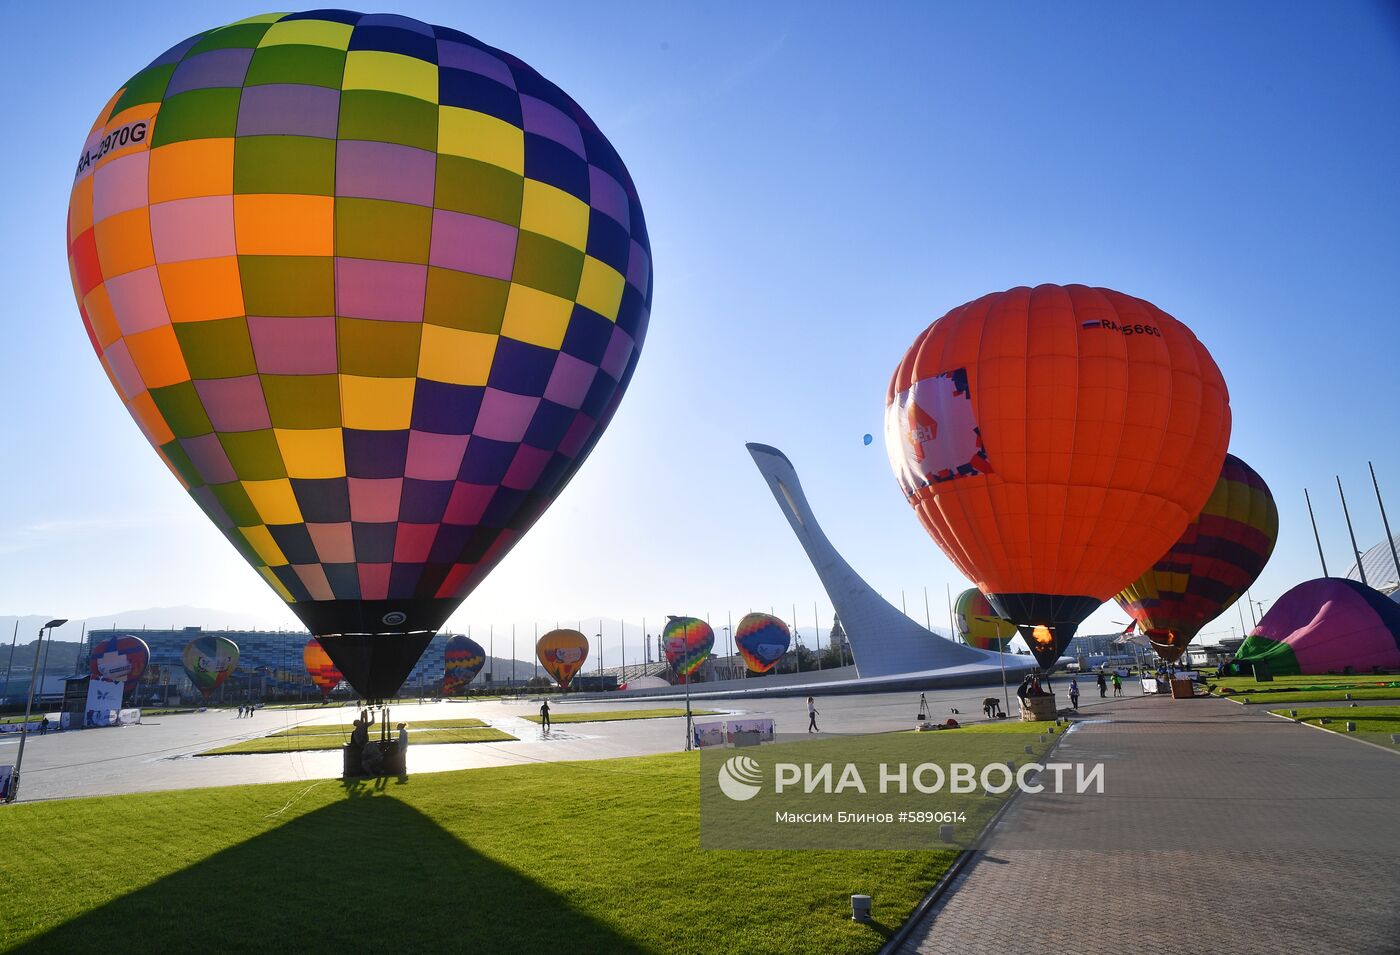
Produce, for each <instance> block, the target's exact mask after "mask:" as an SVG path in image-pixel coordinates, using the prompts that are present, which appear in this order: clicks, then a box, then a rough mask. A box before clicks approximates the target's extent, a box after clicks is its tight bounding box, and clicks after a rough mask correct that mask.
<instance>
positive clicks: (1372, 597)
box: [1235, 577, 1400, 676]
mask: <svg viewBox="0 0 1400 955" xmlns="http://www.w3.org/2000/svg"><path fill="white" fill-rule="evenodd" d="M1235 662H1236V663H1244V664H1252V663H1267V664H1268V665H1269V671H1270V672H1271V673H1274V674H1276V675H1278V676H1287V675H1289V674H1304V675H1309V676H1311V675H1322V674H1326V673H1341V672H1344V671H1345V670H1346V669H1347V668H1348V667H1350V668H1351V670H1352V671H1353V672H1355V673H1369V672H1371V671H1372V670H1373V669H1374V668H1375V667H1380V668H1381V669H1382V670H1396V669H1400V604H1397V603H1396V602H1395V601H1393V600H1390V599H1388V598H1387V597H1386V596H1385V595H1384V594H1382V593H1381V592H1380V591H1378V590H1375V589H1373V588H1371V587H1368V586H1366V585H1365V584H1363V583H1361V582H1360V581H1357V580H1348V579H1347V578H1345V577H1320V578H1318V579H1316V580H1305V581H1303V583H1301V584H1299V585H1298V586H1296V587H1294V588H1293V589H1292V590H1290V591H1288V592H1287V593H1285V594H1284V595H1283V596H1282V597H1280V598H1278V600H1276V601H1274V605H1273V606H1272V607H1270V608H1269V612H1268V613H1266V614H1264V616H1263V618H1261V619H1260V621H1259V624H1258V626H1256V627H1255V628H1254V629H1253V630H1252V631H1250V634H1249V636H1247V637H1245V640H1244V643H1242V644H1240V648H1239V650H1238V651H1237V652H1236V653H1235Z"/></svg>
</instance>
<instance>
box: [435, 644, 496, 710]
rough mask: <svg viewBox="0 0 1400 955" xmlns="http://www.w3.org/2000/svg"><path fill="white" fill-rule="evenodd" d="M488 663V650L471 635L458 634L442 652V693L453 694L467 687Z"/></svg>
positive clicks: (445, 694)
mask: <svg viewBox="0 0 1400 955" xmlns="http://www.w3.org/2000/svg"><path fill="white" fill-rule="evenodd" d="M485 665H486V650H485V648H483V647H482V645H481V644H479V643H477V642H476V641H475V640H473V639H472V638H471V637H466V636H463V635H462V634H460V633H459V634H457V635H456V636H455V637H453V638H452V639H451V640H448V641H447V649H446V650H444V651H443V654H442V667H443V674H442V695H443V696H453V695H455V694H457V693H461V692H462V691H464V690H465V689H466V688H467V684H468V683H471V681H472V680H473V679H475V678H476V675H477V674H478V673H480V672H481V668H482V667H484V666H485Z"/></svg>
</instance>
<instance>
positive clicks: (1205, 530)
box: [1113, 454, 1278, 663]
mask: <svg viewBox="0 0 1400 955" xmlns="http://www.w3.org/2000/svg"><path fill="white" fill-rule="evenodd" d="M1277 539H1278V508H1277V507H1276V506H1275V505H1274V497H1273V495H1272V494H1271V493H1269V486H1268V485H1267V484H1265V483H1264V479H1263V478H1261V477H1260V476H1259V474H1258V473H1257V472H1256V471H1255V470H1254V469H1253V468H1251V467H1250V466H1249V465H1248V464H1245V463H1244V462H1243V461H1241V460H1240V459H1239V458H1237V457H1235V456H1234V455H1232V454H1227V455H1225V466H1224V468H1223V469H1222V470H1221V472H1220V479H1219V480H1218V481H1216V484H1215V490H1214V491H1212V492H1211V496H1210V500H1209V501H1207V502H1206V506H1205V507H1204V508H1202V509H1201V513H1200V514H1198V515H1196V519H1195V520H1193V521H1192V522H1191V523H1190V524H1188V525H1187V527H1186V530H1185V531H1183V532H1182V534H1181V537H1180V538H1178V539H1177V542H1176V543H1175V544H1173V545H1172V548H1171V550H1169V551H1167V553H1166V555H1165V556H1163V557H1162V558H1161V559H1159V560H1158V561H1157V562H1156V563H1155V564H1153V565H1152V566H1151V567H1150V568H1148V570H1147V572H1146V573H1145V574H1143V575H1142V576H1141V577H1139V578H1138V579H1137V580H1136V581H1134V582H1133V583H1132V584H1131V585H1129V586H1128V587H1127V589H1125V590H1124V591H1123V592H1122V593H1120V594H1118V595H1117V596H1116V597H1114V598H1113V599H1114V600H1116V601H1117V602H1118V606H1120V607H1122V608H1123V609H1124V610H1126V611H1127V612H1128V614H1129V615H1131V616H1132V618H1133V619H1134V620H1136V621H1137V622H1138V625H1139V627H1140V628H1141V630H1142V632H1143V633H1144V634H1146V635H1147V638H1148V639H1149V640H1150V641H1152V648H1153V649H1154V650H1156V651H1157V654H1158V656H1160V657H1161V658H1162V659H1164V660H1166V661H1167V662H1169V663H1170V662H1173V661H1175V660H1178V659H1180V657H1181V655H1182V654H1183V653H1185V652H1186V645H1187V644H1189V643H1190V642H1191V640H1192V639H1193V638H1194V637H1195V636H1196V634H1197V633H1199V632H1200V629H1201V627H1203V626H1205V625H1206V624H1207V623H1208V622H1210V621H1211V620H1214V619H1215V618H1216V617H1218V616H1219V615H1220V614H1221V613H1223V612H1224V611H1225V610H1227V609H1228V608H1229V607H1230V605H1231V604H1233V603H1234V602H1235V601H1236V600H1238V599H1239V598H1240V595H1241V594H1243V593H1244V592H1245V591H1246V590H1248V589H1249V587H1250V585H1251V584H1253V583H1254V581H1255V579H1256V578H1258V576H1259V574H1260V573H1261V572H1262V571H1263V570H1264V565H1265V564H1267V563H1268V562H1269V555H1270V554H1272V553H1273V551H1274V542H1275V541H1276V540H1277Z"/></svg>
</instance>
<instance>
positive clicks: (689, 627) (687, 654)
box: [661, 617, 715, 683]
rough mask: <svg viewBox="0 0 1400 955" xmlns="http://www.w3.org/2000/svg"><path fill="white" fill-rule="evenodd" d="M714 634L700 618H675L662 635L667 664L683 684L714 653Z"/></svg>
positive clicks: (667, 624) (669, 622)
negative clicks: (711, 652)
mask: <svg viewBox="0 0 1400 955" xmlns="http://www.w3.org/2000/svg"><path fill="white" fill-rule="evenodd" d="M714 645H715V632H714V630H712V629H710V625H709V624H708V623H706V622H705V621H703V620H701V619H700V618H698V617H672V618H671V619H670V620H669V621H668V622H667V623H666V627H665V629H664V630H662V631H661V646H662V648H663V649H664V650H665V651H666V662H667V663H669V664H671V670H672V672H674V673H675V674H676V677H677V678H678V679H679V681H680V682H681V683H685V682H687V681H688V680H689V679H690V677H691V675H692V674H694V673H695V671H696V670H698V669H699V668H700V664H702V663H704V662H705V659H706V658H707V657H709V655H710V651H711V650H712V649H714Z"/></svg>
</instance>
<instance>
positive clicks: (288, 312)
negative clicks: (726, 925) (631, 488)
mask: <svg viewBox="0 0 1400 955" xmlns="http://www.w3.org/2000/svg"><path fill="white" fill-rule="evenodd" d="M75 158H76V159H77V167H76V170H75V176H74V180H73V188H72V193H71V197H70V200H69V206H68V229H67V239H68V263H69V271H70V274H71V276H72V281H73V289H74V293H75V295H76V298H77V303H78V310H79V312H80V314H81V316H82V320H83V324H84V326H85V328H86V330H87V332H88V336H89V339H90V340H91V343H92V346H93V348H94V350H95V351H96V352H97V354H98V357H99V359H100V361H101V363H102V368H103V370H104V371H105V372H106V373H107V375H108V377H109V379H110V380H111V382H112V384H113V387H114V388H115V389H116V391H117V392H118V394H119V396H120V398H121V400H122V402H123V404H125V406H126V408H127V410H128V411H129V412H130V414H131V415H132V417H133V418H134V419H135V421H136V423H137V425H138V426H139V427H140V429H141V431H142V432H143V434H144V435H145V436H146V438H147V439H148V440H149V442H150V443H151V444H152V445H153V446H154V447H155V449H156V452H157V453H158V455H159V456H160V458H161V460H162V461H163V462H164V463H165V464H166V465H167V467H168V468H169V469H170V470H171V471H172V472H173V473H174V475H175V477H176V479H177V480H178V481H179V482H180V484H181V486H183V487H184V488H185V489H186V490H187V491H188V492H189V494H190V495H191V496H192V497H193V498H194V500H195V501H196V502H197V503H198V504H199V506H200V507H201V508H202V509H203V510H204V512H205V513H206V514H207V515H208V517H209V518H210V520H212V521H213V522H214V523H215V524H216V525H217V526H218V528H219V529H220V531H221V532H222V533H223V534H224V536H225V537H227V538H228V540H229V542H230V543H231V544H232V545H233V547H234V548H236V549H237V551H238V552H239V554H240V555H242V557H243V558H244V559H245V560H246V561H247V562H248V563H249V564H251V565H252V566H253V568H254V569H255V570H256V571H257V572H258V573H259V574H260V575H261V576H262V578H263V579H264V580H265V581H266V582H267V584H268V586H270V587H271V588H272V589H273V590H274V591H275V592H276V593H277V595H278V596H279V597H281V598H282V599H283V600H284V601H286V602H287V604H288V605H289V606H290V608H291V610H292V611H293V612H294V613H295V614H296V615H297V616H298V617H300V618H301V620H302V622H303V623H304V624H306V626H307V628H308V629H309V630H310V631H311V633H312V634H313V635H315V636H317V637H320V638H321V639H322V646H323V647H324V648H325V649H326V652H327V653H328V654H329V655H330V656H331V658H332V659H333V660H334V661H335V662H336V665H337V666H338V668H339V669H340V670H341V671H342V672H343V673H344V674H345V677H346V679H348V680H349V682H350V684H351V685H352V686H354V687H355V689H356V690H357V691H358V692H359V693H360V695H361V696H363V697H364V698H365V699H367V700H370V701H374V700H380V699H385V698H387V697H390V696H392V695H393V694H394V692H395V691H396V690H397V689H398V687H399V686H400V685H401V684H402V683H403V680H404V679H405V677H406V676H407V675H408V673H409V671H410V670H412V668H413V666H414V664H415V663H416V662H417V661H418V659H419V657H420V656H421V655H422V653H423V650H424V649H425V648H426V647H427V646H428V644H429V642H430V641H431V639H432V637H433V635H434V634H435V633H436V632H437V630H438V629H439V628H440V627H441V626H442V625H443V623H444V621H446V620H447V618H448V616H449V615H450V614H451V613H452V612H453V611H454V610H455V609H456V608H457V606H458V605H459V604H460V603H461V602H462V600H463V599H464V598H465V597H466V596H467V595H468V594H470V593H471V592H472V591H473V590H474V589H475V588H476V587H477V586H478V585H479V584H480V583H481V581H482V580H483V579H485V577H486V576H487V575H488V574H489V573H490V572H491V570H492V568H494V567H495V566H496V565H497V564H498V563H499V562H500V561H501V559H502V558H503V557H505V555H506V554H507V553H508V552H509V551H510V549H511V548H512V547H513V546H515V544H516V543H517V542H518V541H519V540H520V538H521V537H522V536H523V535H524V534H525V533H526V532H527V531H528V530H529V528H530V527H531V526H532V525H533V524H534V522H535V521H536V519H538V518H539V516H540V515H541V514H542V513H543V512H544V511H545V509H546V508H547V507H549V505H550V504H551V503H552V502H553V501H554V499H555V498H556V497H557V496H558V494H559V493H560V492H561V491H562V490H563V488H564V487H565V485H567V484H568V482H569V480H570V478H571V477H572V476H573V475H574V473H575V472H576V471H577V470H578V468H579V467H580V466H581V465H582V464H583V462H584V460H585V459H586V458H587V457H588V454H589V452H590V451H591V450H592V449H593V447H594V446H595V445H596V443H597V441H598V439H599V437H600V436H601V434H602V433H603V430H604V429H605V428H606V427H607V425H608V423H609V421H610V420H611V419H612V417H613V413H614V412H615V411H616V409H617V407H618V404H619V402H620V401H621V399H622V395H623V392H624V391H625V390H626V388H627V384H628V382H629V381H630V380H631V377H632V373H633V371H634V369H635V368H636V364H637V360H638V356H639V355H640V353H641V349H642V344H643V341H644V339H645V336H646V330H647V321H648V315H649V311H650V304H651V293H652V281H651V255H650V244H649V240H648V237H647V229H646V224H645V221H644V218H643V215H642V207H641V203H640V201H639V199H638V196H637V191H636V189H635V187H634V186H633V183H632V179H631V177H630V176H629V174H628V172H627V168H626V166H625V165H624V164H623V162H622V160H621V158H620V157H619V156H618V154H617V152H616V151H615V150H614V149H613V147H612V146H611V145H610V144H609V142H608V140H607V138H606V137H605V136H604V135H603V133H602V132H601V131H600V130H599V128H598V126H597V125H596V124H595V123H594V122H593V120H592V119H591V118H590V117H589V116H588V114H587V113H585V112H584V111H583V109H582V108H580V107H579V105H578V104H577V103H575V102H574V100H573V99H571V98H570V97H569V96H568V95H567V94H566V93H565V92H564V91H563V90H561V89H559V87H557V86H555V85H554V84H553V83H551V82H549V81H548V80H547V79H545V78H544V77H542V76H541V75H540V74H539V73H537V72H536V71H535V70H534V69H532V68H531V67H530V66H528V65H527V64H525V63H523V62H521V61H520V60H519V59H518V58H516V57H514V56H512V55H511V54H509V53H506V52H503V51H501V50H497V49H494V48H492V47H490V46H488V45H486V44H484V43H482V42H480V41H479V40H476V39H474V38H473V37H471V36H468V35H467V34H465V33H462V32H460V31H458V30H453V29H450V28H447V27H442V26H434V25H431V24H427V23H421V22H419V21H417V20H414V19H410V18H409V17H404V16H398V15H392V14H369V15H364V14H359V13H353V12H350V11H346V10H331V9H323V10H313V11H310V12H304V13H288V14H277V15H268V16H261V17H253V18H251V19H248V20H243V21H240V22H238V23H235V24H232V25H229V26H225V27H220V28H217V29H213V30H209V31H207V32H204V33H200V34H198V35H196V36H192V37H190V38H189V39H187V40H184V41H183V42H180V43H177V44H176V45H175V46H173V47H171V48H170V49H169V50H167V51H166V52H165V53H162V54H161V55H159V56H157V57H156V59H155V60H153V61H152V62H151V63H150V64H149V65H148V66H147V67H146V68H144V69H142V70H141V71H140V72H139V73H137V74H136V75H135V76H134V77H132V78H131V79H130V80H129V81H127V82H126V83H124V84H123V85H122V86H121V87H119V88H118V89H117V90H116V92H115V93H114V94H113V95H112V96H111V98H110V99H109V100H108V101H107V104H106V105H105V106H104V107H103V108H102V109H101V111H100V113H99V114H98V117H97V120H96V122H95V123H94V124H93V126H92V128H91V130H90V132H89V133H88V134H87V138H86V141H85V142H84V144H83V146H82V150H81V153H80V155H78V156H77V157H75Z"/></svg>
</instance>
